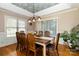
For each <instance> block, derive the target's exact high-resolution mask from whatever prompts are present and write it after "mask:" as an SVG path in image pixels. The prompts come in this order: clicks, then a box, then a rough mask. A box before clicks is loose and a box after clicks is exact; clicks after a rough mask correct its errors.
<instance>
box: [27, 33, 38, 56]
mask: <svg viewBox="0 0 79 59" xmlns="http://www.w3.org/2000/svg"><path fill="white" fill-rule="evenodd" d="M27 39H28V50H29V51H28V53H29V54H30V52H33V55H35V56H36V55H37V51H39V50H40V47H39V46H36V44H35V41H36V40H35V37H34V35H33V34H31V33H28V34H27Z"/></svg>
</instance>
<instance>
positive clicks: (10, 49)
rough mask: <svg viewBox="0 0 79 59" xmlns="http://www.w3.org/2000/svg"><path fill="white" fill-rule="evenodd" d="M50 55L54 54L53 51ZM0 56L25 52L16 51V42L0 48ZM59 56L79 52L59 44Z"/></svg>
mask: <svg viewBox="0 0 79 59" xmlns="http://www.w3.org/2000/svg"><path fill="white" fill-rule="evenodd" d="M51 52H52V51H51ZM51 55H53V56H56V55H55V54H54V53H51ZM0 56H25V53H24V52H22V53H21V52H19V51H16V44H12V45H9V46H6V47H2V48H0ZM59 56H79V52H71V51H70V49H69V48H68V47H67V46H65V45H59Z"/></svg>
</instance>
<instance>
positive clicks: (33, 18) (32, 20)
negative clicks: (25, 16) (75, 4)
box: [28, 3, 41, 23]
mask: <svg viewBox="0 0 79 59" xmlns="http://www.w3.org/2000/svg"><path fill="white" fill-rule="evenodd" d="M40 20H41V18H40V16H35V5H34V3H33V17H30V19H29V20H28V22H29V23H33V22H36V21H40Z"/></svg>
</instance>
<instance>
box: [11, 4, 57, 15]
mask: <svg viewBox="0 0 79 59" xmlns="http://www.w3.org/2000/svg"><path fill="white" fill-rule="evenodd" d="M12 4H13V5H16V6H18V7H20V8H23V9H25V10H28V11H29V12H32V13H36V12H38V11H41V10H44V9H46V8H49V7H52V6H55V5H57V4H58V3H12Z"/></svg>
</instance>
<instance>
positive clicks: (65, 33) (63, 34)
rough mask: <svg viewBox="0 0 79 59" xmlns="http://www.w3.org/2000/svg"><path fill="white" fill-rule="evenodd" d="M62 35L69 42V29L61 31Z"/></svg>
mask: <svg viewBox="0 0 79 59" xmlns="http://www.w3.org/2000/svg"><path fill="white" fill-rule="evenodd" d="M61 37H62V38H63V40H64V41H65V42H67V40H69V39H70V35H69V33H68V32H67V31H64V32H63V33H61Z"/></svg>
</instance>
